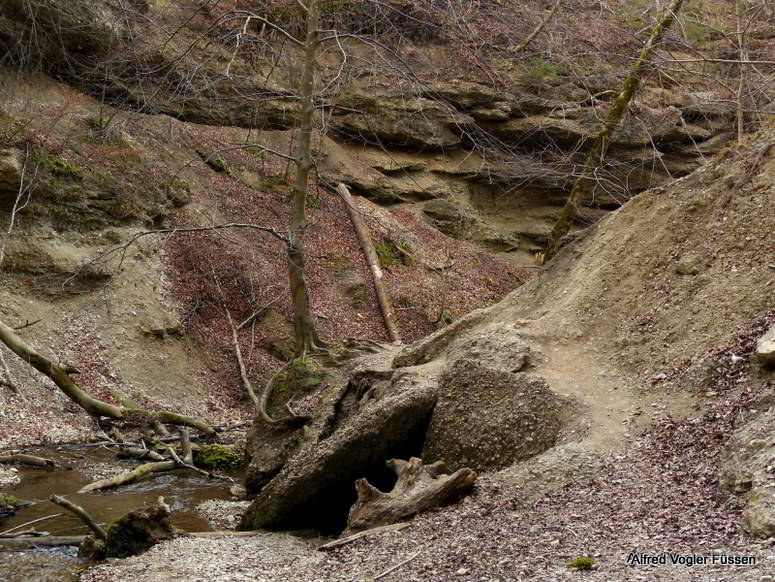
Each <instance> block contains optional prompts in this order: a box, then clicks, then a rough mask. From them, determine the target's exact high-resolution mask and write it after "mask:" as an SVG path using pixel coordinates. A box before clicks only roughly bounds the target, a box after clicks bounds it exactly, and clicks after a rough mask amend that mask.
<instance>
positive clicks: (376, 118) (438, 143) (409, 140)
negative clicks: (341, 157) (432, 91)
mask: <svg viewBox="0 0 775 582" xmlns="http://www.w3.org/2000/svg"><path fill="white" fill-rule="evenodd" d="M338 105H339V106H340V109H338V110H337V111H336V112H335V114H334V116H333V118H332V120H331V124H332V127H333V129H334V130H335V131H336V132H337V133H339V134H341V135H343V136H346V137H348V138H349V139H352V140H355V141H360V142H366V143H375V142H378V143H383V144H388V145H392V146H398V147H405V148H410V149H421V150H422V149H432V150H437V149H449V148H452V149H454V148H457V147H459V146H460V144H461V142H462V135H463V132H464V130H465V128H468V127H472V126H473V125H474V120H473V119H472V118H471V117H470V116H468V115H466V114H463V113H461V112H459V111H456V110H455V109H453V108H452V107H449V106H445V105H443V104H441V103H438V102H437V101H433V100H431V99H425V98H422V97H415V98H408V97H407V96H405V95H401V94H397V95H379V96H377V95H372V94H367V93H354V94H351V95H348V96H347V97H346V98H345V99H343V100H342V101H341V102H340V103H338Z"/></svg>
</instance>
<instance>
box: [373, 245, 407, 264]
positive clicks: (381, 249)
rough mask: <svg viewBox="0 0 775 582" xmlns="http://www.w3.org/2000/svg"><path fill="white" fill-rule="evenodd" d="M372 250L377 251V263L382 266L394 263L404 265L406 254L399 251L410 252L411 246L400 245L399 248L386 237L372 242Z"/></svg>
mask: <svg viewBox="0 0 775 582" xmlns="http://www.w3.org/2000/svg"><path fill="white" fill-rule="evenodd" d="M374 250H375V251H376V252H377V258H378V259H379V264H380V266H381V267H383V268H387V267H392V266H394V265H406V264H407V260H406V255H405V254H404V253H402V252H401V250H404V251H406V252H411V248H410V247H409V245H407V244H403V245H401V247H400V248H399V247H398V246H396V244H395V243H394V242H393V241H391V240H388V239H382V240H380V241H377V242H376V243H375V244H374Z"/></svg>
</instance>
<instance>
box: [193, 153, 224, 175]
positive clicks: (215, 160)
mask: <svg viewBox="0 0 775 582" xmlns="http://www.w3.org/2000/svg"><path fill="white" fill-rule="evenodd" d="M196 153H197V154H199V157H200V158H202V161H203V162H204V163H205V164H207V165H208V166H210V167H211V168H212V169H213V170H215V171H216V172H221V173H228V172H229V167H228V166H227V165H226V161H225V160H224V159H223V158H220V157H218V156H216V155H214V154H207V153H205V152H203V151H202V150H196Z"/></svg>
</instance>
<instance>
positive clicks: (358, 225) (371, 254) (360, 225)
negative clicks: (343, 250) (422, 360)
mask: <svg viewBox="0 0 775 582" xmlns="http://www.w3.org/2000/svg"><path fill="white" fill-rule="evenodd" d="M336 190H337V192H339V195H340V196H341V197H342V200H344V203H345V206H347V211H348V212H349V213H350V220H352V223H353V226H354V227H355V233H356V234H357V235H358V241H359V242H360V243H361V249H362V250H363V254H364V256H365V257H366V262H367V263H368V265H369V270H370V271H371V274H372V277H373V278H374V290H375V291H376V293H377V301H378V303H379V309H380V311H381V312H382V317H383V319H384V321H385V328H386V329H387V332H388V336H390V341H392V342H393V343H401V334H400V332H399V331H398V322H397V320H396V314H395V311H394V310H393V304H392V302H391V301H390V294H389V293H388V290H387V288H386V287H385V283H384V282H383V281H382V276H383V275H382V269H380V267H379V257H377V251H376V250H375V249H374V243H373V242H372V240H371V233H370V232H369V227H368V226H366V223H365V222H364V221H363V218H361V214H360V211H359V210H358V209H357V208H356V207H355V202H354V201H353V197H352V195H351V194H350V190H349V189H348V188H347V186H346V185H345V184H338V185H337V187H336Z"/></svg>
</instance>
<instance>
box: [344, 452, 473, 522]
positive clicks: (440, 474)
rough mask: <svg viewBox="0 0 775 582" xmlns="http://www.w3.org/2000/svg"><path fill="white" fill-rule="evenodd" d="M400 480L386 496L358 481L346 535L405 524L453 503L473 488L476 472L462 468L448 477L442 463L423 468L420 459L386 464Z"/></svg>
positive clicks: (360, 480) (396, 460)
mask: <svg viewBox="0 0 775 582" xmlns="http://www.w3.org/2000/svg"><path fill="white" fill-rule="evenodd" d="M387 465H388V467H390V468H391V469H392V470H393V471H394V472H395V473H396V475H398V481H397V482H396V484H395V487H393V490H392V491H390V493H384V492H382V491H380V490H379V489H377V488H376V487H374V486H373V485H371V484H370V483H369V482H368V481H367V480H366V479H358V480H357V481H356V482H355V489H356V491H357V492H358V500H357V501H356V502H355V504H353V506H352V508H351V509H350V515H349V516H348V518H347V529H346V530H345V531H344V533H343V535H349V534H352V533H355V532H358V531H361V530H365V529H369V528H373V527H378V526H382V525H387V524H391V523H396V522H399V521H403V520H405V519H406V518H408V517H411V516H412V515H415V514H417V513H420V512H421V511H425V510H426V509H430V508H431V507H436V506H439V505H443V504H445V503H447V502H448V501H451V500H454V499H456V498H457V497H459V496H460V495H462V494H463V493H465V492H466V491H468V490H469V489H471V487H473V485H474V481H475V480H476V473H475V472H474V471H472V470H471V469H468V468H463V469H459V470H457V471H455V472H454V473H452V474H451V475H449V474H448V473H449V469H447V467H446V465H445V464H444V462H443V461H437V462H435V463H431V464H430V465H423V462H422V460H421V459H418V458H417V457H412V458H411V459H409V460H408V461H403V460H401V459H390V460H389V461H387Z"/></svg>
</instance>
